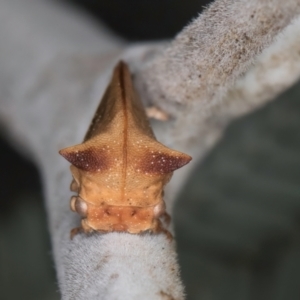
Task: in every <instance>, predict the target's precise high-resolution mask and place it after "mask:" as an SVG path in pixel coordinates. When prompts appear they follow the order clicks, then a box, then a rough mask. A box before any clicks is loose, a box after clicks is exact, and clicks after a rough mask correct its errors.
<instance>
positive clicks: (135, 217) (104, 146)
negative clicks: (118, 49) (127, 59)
mask: <svg viewBox="0 0 300 300" xmlns="http://www.w3.org/2000/svg"><path fill="white" fill-rule="evenodd" d="M59 153H60V154H61V155H62V156H63V157H64V158H66V159H67V160H68V161H69V162H70V163H71V164H72V165H71V172H72V175H73V181H72V183H71V190H72V191H74V192H76V193H77V194H78V195H77V196H73V197H72V198H71V209H72V210H73V211H76V212H77V213H79V214H80V215H81V216H82V217H83V219H82V221H81V228H80V229H75V230H73V234H74V233H76V232H77V231H78V230H83V231H84V232H90V231H101V232H111V231H124V232H129V233H141V232H143V231H151V232H161V231H165V232H167V231H166V230H165V229H164V228H163V226H162V223H161V221H160V217H162V216H163V215H165V214H166V212H165V203H164V200H163V187H164V185H165V184H166V183H167V182H168V181H169V180H170V178H171V176H172V174H173V171H174V170H176V169H178V168H180V167H182V166H184V165H185V164H187V163H188V162H189V161H190V160H191V157H190V156H188V155H186V154H184V153H181V152H178V151H175V150H171V149H169V148H167V147H165V146H164V145H162V144H160V143H159V142H158V141H157V140H156V139H155V137H154V134H153V132H152V129H151V127H150V124H149V121H148V119H147V116H146V114H145V110H144V108H143V105H142V103H141V101H140V100H139V98H138V95H137V94H136V92H135V90H134V88H133V84H132V79H131V76H130V73H129V70H128V67H127V65H126V64H125V63H124V62H120V63H119V64H118V65H117V66H116V68H115V70H114V73H113V77H112V80H111V82H110V84H109V86H108V88H107V90H106V92H105V94H104V96H103V99H102V101H101V103H100V106H99V107H98V109H97V111H96V114H95V116H94V119H93V121H92V124H91V126H90V128H89V130H88V132H87V134H86V136H85V139H84V141H83V143H82V144H79V145H75V146H72V147H68V148H65V149H62V150H60V152H59Z"/></svg>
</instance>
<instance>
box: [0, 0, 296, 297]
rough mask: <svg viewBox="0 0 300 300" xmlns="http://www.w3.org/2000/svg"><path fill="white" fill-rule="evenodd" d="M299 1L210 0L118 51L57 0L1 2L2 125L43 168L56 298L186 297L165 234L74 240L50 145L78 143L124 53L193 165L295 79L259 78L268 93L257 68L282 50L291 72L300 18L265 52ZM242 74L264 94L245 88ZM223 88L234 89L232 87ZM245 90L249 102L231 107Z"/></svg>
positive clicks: (62, 171)
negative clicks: (161, 34) (170, 28)
mask: <svg viewBox="0 0 300 300" xmlns="http://www.w3.org/2000/svg"><path fill="white" fill-rule="evenodd" d="M26 4H27V5H26ZM33 5H34V8H35V9H34V10H33V9H32V8H33ZM299 6H300V5H299V1H291V0H288V1H279V0H278V1H275V0H273V1H271V0H270V1H258V0H257V1H242V0H240V1H235V2H234V3H233V2H232V1H225V0H220V1H216V2H215V3H214V4H212V5H211V6H210V7H209V8H208V10H207V11H206V12H204V14H203V15H202V16H200V17H199V18H197V19H196V20H195V21H194V22H192V23H191V24H190V25H189V26H187V27H186V28H185V29H184V30H183V32H182V33H180V34H179V35H178V37H177V38H176V39H175V40H174V42H173V43H172V44H171V45H169V46H168V47H167V49H164V47H165V45H164V44H161V45H155V44H153V45H144V46H141V47H129V48H128V49H127V50H126V51H125V50H124V47H125V45H124V44H123V43H122V41H120V40H118V39H117V38H115V37H113V36H112V35H111V34H109V33H108V32H107V31H105V30H104V29H103V30H97V29H95V28H94V26H93V24H91V23H90V22H89V21H88V20H87V19H86V18H85V17H82V16H80V15H78V14H77V13H76V12H67V10H65V8H64V7H62V6H60V5H59V4H53V3H51V4H50V2H46V1H45V2H44V1H29V0H5V1H2V3H1V10H0V24H1V25H2V24H3V25H2V26H0V37H1V41H2V42H1V44H0V50H1V51H0V53H1V56H0V62H1V69H0V76H1V77H0V78H1V80H0V87H1V89H0V91H1V106H0V116H1V123H2V124H3V125H4V128H5V130H6V135H7V137H8V138H9V139H10V140H11V141H12V142H13V143H14V145H15V147H16V149H18V150H19V151H20V152H23V153H27V155H28V156H30V157H31V158H32V159H33V160H34V161H35V162H36V163H37V164H38V165H39V166H40V169H41V173H42V176H43V182H44V188H45V195H46V207H47V211H48V218H49V228H50V233H51V239H52V245H53V254H54V259H55V264H56V267H57V274H58V281H59V285H60V290H61V293H62V295H63V299H99V297H101V299H107V300H108V299H122V300H127V299H128V300H129V299H130V300H132V299H149V300H151V299H153V300H154V299H168V298H169V299H176V300H179V299H183V298H184V293H183V286H182V283H181V280H180V277H179V267H178V263H177V257H176V251H175V245H174V243H170V242H169V241H168V240H167V239H166V238H165V237H164V236H162V235H155V236H152V235H141V236H136V235H130V234H124V233H123V234H122V233H110V234H106V235H91V236H83V235H80V236H77V237H75V238H74V240H73V241H70V239H69V231H70V229H71V228H73V227H76V226H77V225H78V222H79V219H78V217H77V216H74V214H73V213H72V212H70V211H69V207H68V199H69V197H70V192H69V191H68V188H69V183H70V180H71V176H70V174H69V170H68V163H67V162H63V161H62V158H61V157H60V156H59V155H58V154H57V151H58V150H59V149H61V148H63V147H65V146H69V145H72V144H77V143H79V142H81V140H82V138H83V136H84V134H85V131H86V128H87V127H88V125H89V123H90V121H91V119H92V116H93V114H94V112H95V110H96V107H97V106H98V104H99V99H100V97H101V96H102V94H103V92H104V90H105V87H106V85H107V83H108V80H109V76H110V74H111V70H112V68H113V66H114V64H115V62H116V61H117V60H118V59H119V57H120V56H122V57H123V59H124V60H126V61H127V62H128V63H129V64H130V68H131V70H132V71H133V72H134V73H135V83H136V86H137V88H138V89H139V91H140V96H141V98H142V100H143V101H144V103H145V104H146V105H153V104H155V105H157V106H158V107H160V108H162V109H163V110H165V112H166V113H169V114H170V116H171V119H170V120H169V121H166V122H160V121H154V122H153V128H154V132H155V134H156V135H157V138H158V140H160V141H162V142H163V143H164V144H166V145H167V146H168V147H172V148H175V149H178V150H180V151H184V152H187V153H188V154H190V155H192V156H193V157H194V158H195V160H194V166H195V163H196V161H197V159H200V158H202V157H203V155H204V154H205V153H206V152H207V150H208V149H209V148H210V147H211V146H212V145H213V144H214V143H215V141H216V140H217V139H218V138H219V137H220V136H221V133H222V131H223V129H224V128H225V127H226V125H227V124H228V122H229V121H230V120H231V119H232V118H233V117H237V116H238V115H240V114H242V113H245V112H248V111H251V110H252V109H254V108H255V107H257V106H258V105H261V104H262V103H264V102H265V101H267V100H269V99H270V98H272V97H274V95H276V94H277V93H278V92H280V91H281V90H282V89H285V88H286V87H288V86H289V85H290V84H292V83H293V82H294V81H295V80H296V79H297V78H298V76H299V69H298V68H299V66H298V65H296V64H293V66H294V67H295V69H294V72H293V73H291V72H287V73H288V74H290V77H289V79H288V80H286V81H285V83H284V84H283V85H282V88H281V89H280V88H278V83H277V81H276V80H273V79H274V78H272V77H271V76H270V77H268V76H266V77H265V78H269V81H268V86H267V89H268V91H266V90H265V85H264V84H262V82H261V80H260V78H259V76H257V74H261V73H262V72H265V74H269V73H268V71H269V70H270V64H269V63H268V62H272V61H274V60H273V59H271V58H274V55H275V54H274V53H279V56H280V59H278V60H276V62H277V64H278V68H281V70H288V69H289V66H287V65H286V64H285V63H286V62H290V61H291V58H292V57H293V56H289V55H286V56H283V55H282V54H280V53H281V52H280V51H281V49H282V48H281V46H280V44H278V43H279V41H280V40H283V41H284V38H286V36H288V35H289V34H290V38H289V39H287V40H285V41H286V42H284V44H285V45H286V51H291V53H294V55H295V60H296V59H297V53H298V52H297V51H296V52H295V50H294V49H295V46H297V45H299V43H296V45H295V44H293V42H294V41H295V34H296V33H297V31H295V28H296V27H295V28H294V29H293V28H292V27H288V28H287V29H286V30H285V34H286V35H280V36H278V41H277V44H274V45H277V47H278V48H277V50H276V47H275V48H273V50H271V48H270V50H266V51H263V50H264V48H266V46H268V45H270V44H271V42H272V41H274V39H275V37H276V36H277V34H278V33H279V32H281V31H282V30H283V29H284V28H285V27H286V26H287V25H288V24H290V23H291V21H292V20H293V19H294V17H295V16H296V15H297V14H298V12H299ZM12 16H13V17H12ZM252 16H253V17H252ZM53 20H55V22H53ZM295 24H296V23H295ZM291 26H292V25H291ZM288 30H289V31H288ZM79 36H80V38H79ZM278 45H279V46H278ZM271 47H272V46H271ZM268 51H269V52H268ZM272 51H273V52H272ZM293 51H294V52H293ZM262 52H263V53H262ZM120 53H122V55H120ZM260 53H262V55H261V56H260V57H258V54H260ZM268 53H269V54H268ZM187 58H188V59H187ZM257 59H258V61H256V60H257ZM254 61H255V62H256V63H255V64H254V66H253V68H252V69H250V68H249V67H250V65H251V64H253V62H254ZM271 65H272V66H273V64H271ZM297 66H298V67H297ZM257 68H258V69H257ZM259 68H261V69H260V70H259ZM276 69H277V67H276ZM248 71H249V74H246V75H245V73H246V72H248ZM251 74H252V75H251ZM199 75H201V78H199ZM244 75H245V77H243V76H244ZM249 78H250V79H251V78H252V79H251V80H250V82H251V84H252V83H253V82H254V83H255V84H256V85H255V86H256V87H257V88H256V91H260V92H257V93H254V92H253V89H252V88H251V87H250V88H249V83H248V82H249ZM237 79H239V80H240V81H239V83H238V84H237V85H235V83H236V80H237ZM250 86H251V85H250ZM229 89H230V93H231V94H233V95H235V96H234V97H233V96H231V95H230V94H227V91H228V90H229ZM247 91H248V92H247ZM249 91H252V92H253V93H250V92H249ZM262 94H263V95H264V96H263V97H261V95H262ZM162 95H163V97H162ZM236 95H241V97H239V96H236ZM247 95H248V96H247ZM244 96H247V97H249V99H251V101H250V102H251V103H254V104H253V106H252V105H249V106H248V107H246V108H243V107H242V108H240V109H238V110H237V111H235V112H233V111H234V110H235V108H236V107H238V103H241V102H243V100H244V99H243V97H244ZM255 97H257V98H256V99H254V98H255ZM231 99H233V100H234V101H233V100H232V102H230V100H231ZM222 103H224V106H222V105H221V104H222ZM227 103H234V104H232V105H231V106H230V105H229V106H228V105H227ZM216 104H218V105H216ZM227 107H229V108H228V109H227ZM230 107H231V108H230ZM223 115H224V116H225V117H224V119H222V116H223ZM192 167H193V166H192V165H191V166H190V167H189V168H186V170H183V171H179V172H178V174H177V175H175V176H174V177H175V178H174V179H175V180H174V181H173V183H171V184H170V186H169V188H168V190H167V193H166V204H167V208H168V209H169V210H170V209H171V208H172V205H173V202H174V199H175V195H176V194H177V193H178V191H179V189H180V187H181V185H182V184H183V182H184V181H185V179H186V176H187V175H188V174H189V172H190V170H191V169H192Z"/></svg>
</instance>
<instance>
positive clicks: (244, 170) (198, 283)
mask: <svg viewBox="0 0 300 300" xmlns="http://www.w3.org/2000/svg"><path fill="white" fill-rule="evenodd" d="M49 1H50V0H49ZM65 2H68V3H69V4H70V5H75V6H77V7H78V9H82V10H86V11H87V12H88V13H90V16H91V18H94V19H96V20H97V19H99V20H100V19H101V21H104V22H105V23H106V24H107V25H108V26H109V27H110V28H111V29H113V30H114V31H115V32H116V33H118V34H119V35H121V36H123V37H124V38H126V39H128V40H131V41H142V40H153V39H163V38H171V37H173V36H174V35H175V34H176V33H177V32H179V31H180V30H181V29H182V28H183V27H184V26H185V25H186V24H187V23H188V22H190V20H191V19H192V18H194V17H196V16H197V15H198V14H199V13H200V12H201V9H202V7H203V5H205V4H207V2H209V1H194V0H185V1H182V0H173V1H171V0H126V1H125V0H107V1H104V0H102V1H100V0H88V1H80V0H73V1H65ZM0 9H1V7H0ZM299 96H300V84H296V85H295V86H294V87H293V88H292V89H291V90H289V91H287V92H286V93H284V94H283V95H281V96H280V97H278V99H276V101H274V102H273V103H271V104H269V105H266V106H265V107H263V108H262V109H260V110H258V111H257V112H255V113H252V114H251V115H248V116H246V117H243V118H241V119H239V120H237V121H235V122H234V123H232V124H231V125H230V127H229V128H228V130H227V131H226V133H225V135H224V138H223V139H222V140H221V141H220V142H219V143H218V145H216V147H215V148H214V149H213V151H212V152H211V153H210V154H209V155H208V156H207V157H206V159H205V160H204V161H203V163H202V164H201V165H200V166H199V167H198V169H197V170H196V171H195V172H194V173H193V174H192V176H191V179H190V181H189V183H188V185H187V187H186V188H185V190H184V191H183V192H182V194H181V197H180V199H179V201H178V202H177V206H176V210H175V224H176V232H177V236H178V249H179V260H180V264H181V267H182V275H183V280H184V282H185V284H186V287H187V290H186V291H187V295H188V299H195V300H196V299H197V300H198V299H199V300H200V299H201V300H202V299H205V300H206V299H209V300H210V299H212V300H215V299H216V300H227V299H228V300H229V299H230V300H234V299H236V300H244V299H245V300H246V299H249V300H250V299H255V300H259V299H275V300H277V299H278V300H281V299H282V300H283V299H284V300H286V299H289V300H294V299H295V300H296V299H297V300H299V299H300V287H299V286H300V285H299V279H300V240H299V229H300V186H299V182H300V154H299V150H300V134H299V132H300V97H299ZM0 157H1V168H0V180H1V181H0V182H1V185H0V293H1V296H0V299H3V300H6V299H32V300H40V299H45V300H47V299H49V300H50V299H53V300H54V299H59V294H58V292H57V290H58V287H57V285H56V279H55V271H54V266H53V261H52V259H51V247H50V243H49V237H48V232H47V223H46V215H45V212H44V207H43V200H42V199H43V196H42V187H41V182H40V178H39V174H38V170H37V169H36V167H35V166H34V165H33V164H32V163H30V162H29V161H27V160H25V159H24V158H23V157H21V156H20V155H19V154H18V153H16V152H15V151H14V150H13V149H12V148H11V147H10V146H9V144H8V143H7V142H6V141H5V140H4V139H2V140H0ZM16 187H17V188H16ZM66 205H68V204H67V203H66Z"/></svg>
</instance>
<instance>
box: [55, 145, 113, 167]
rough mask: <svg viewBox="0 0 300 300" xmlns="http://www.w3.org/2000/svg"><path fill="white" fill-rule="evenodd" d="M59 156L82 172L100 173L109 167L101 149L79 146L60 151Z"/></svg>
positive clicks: (105, 154)
mask: <svg viewBox="0 0 300 300" xmlns="http://www.w3.org/2000/svg"><path fill="white" fill-rule="evenodd" d="M104 149H105V148H104ZM59 154H60V155H62V156H63V157H64V158H65V159H66V160H68V161H69V162H70V163H71V164H72V165H74V166H75V167H77V168H78V169H81V170H84V171H90V172H95V171H100V170H104V169H106V168H108V165H109V162H108V161H109V158H108V157H107V153H106V152H105V151H104V150H102V149H97V147H86V146H85V145H84V147H83V146H81V145H79V146H74V147H69V148H65V149H62V150H60V151H59Z"/></svg>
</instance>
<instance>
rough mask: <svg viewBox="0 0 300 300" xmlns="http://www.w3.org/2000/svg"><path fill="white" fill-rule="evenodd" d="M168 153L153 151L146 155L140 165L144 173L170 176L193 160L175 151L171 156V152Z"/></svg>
mask: <svg viewBox="0 0 300 300" xmlns="http://www.w3.org/2000/svg"><path fill="white" fill-rule="evenodd" d="M168 150H169V149H168ZM168 152H169V153H168ZM168 152H167V151H166V152H162V151H159V152H155V151H152V152H151V153H145V157H144V159H143V160H142V163H141V165H140V167H141V169H142V171H143V172H145V173H154V174H168V173H171V172H173V171H175V170H177V169H179V168H181V167H183V166H184V165H186V164H187V163H189V162H190V160H191V159H192V158H191V157H190V156H188V155H186V154H184V153H178V152H175V151H174V152H175V153H174V154H172V153H171V154H170V152H171V151H170V150H169V151H168Z"/></svg>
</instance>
